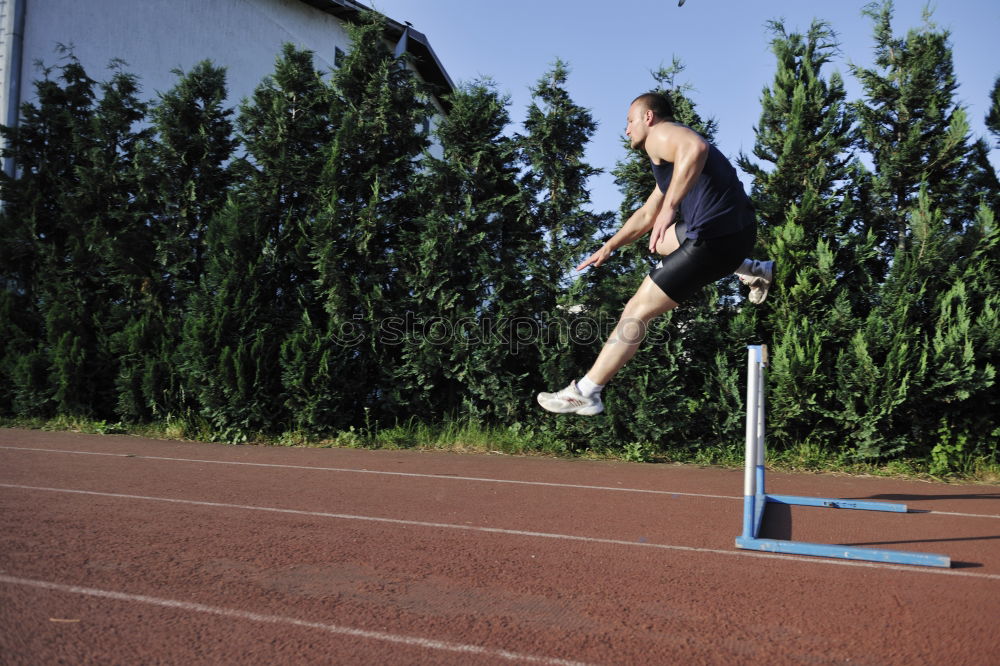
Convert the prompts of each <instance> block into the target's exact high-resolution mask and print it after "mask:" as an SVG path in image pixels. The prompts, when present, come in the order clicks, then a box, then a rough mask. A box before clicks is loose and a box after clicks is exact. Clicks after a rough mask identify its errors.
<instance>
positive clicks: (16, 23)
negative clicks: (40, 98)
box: [3, 0, 28, 178]
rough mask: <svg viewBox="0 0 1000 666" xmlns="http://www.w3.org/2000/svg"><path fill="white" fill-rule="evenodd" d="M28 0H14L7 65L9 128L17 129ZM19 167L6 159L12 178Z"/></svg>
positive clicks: (6, 169)
mask: <svg viewBox="0 0 1000 666" xmlns="http://www.w3.org/2000/svg"><path fill="white" fill-rule="evenodd" d="M27 2H28V0H14V2H13V4H14V20H13V21H11V35H10V61H9V62H8V63H7V116H6V121H7V126H8V127H17V124H18V120H19V118H20V115H21V61H22V60H23V59H24V13H25V9H26V5H27ZM16 169H17V167H16V166H15V164H14V158H12V157H6V158H4V161H3V170H4V173H6V174H7V175H8V176H10V177H11V178H13V177H14V175H15V171H16Z"/></svg>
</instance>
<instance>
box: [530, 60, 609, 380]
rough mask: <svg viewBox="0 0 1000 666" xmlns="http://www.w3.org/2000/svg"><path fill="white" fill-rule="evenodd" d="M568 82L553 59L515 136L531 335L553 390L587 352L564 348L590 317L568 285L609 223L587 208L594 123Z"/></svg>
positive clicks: (561, 66) (566, 72)
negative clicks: (535, 320) (529, 222)
mask: <svg viewBox="0 0 1000 666" xmlns="http://www.w3.org/2000/svg"><path fill="white" fill-rule="evenodd" d="M568 78H569V68H568V66H567V64H566V63H565V62H563V61H562V60H556V62H555V63H553V65H552V68H551V69H550V70H549V71H548V72H546V74H545V75H544V76H543V77H542V78H541V79H539V80H538V82H537V83H536V84H535V86H534V87H533V88H532V89H531V92H532V103H531V105H530V106H529V107H528V112H527V118H526V119H525V122H524V129H525V134H523V135H521V136H520V143H521V150H522V154H523V159H524V162H525V165H526V167H527V172H526V174H525V176H524V178H523V181H522V186H523V187H524V188H525V191H526V193H528V194H529V195H530V196H531V197H532V199H533V202H534V203H533V207H532V211H531V215H532V218H533V223H534V224H535V225H536V228H537V229H538V232H539V234H540V237H539V243H538V252H537V254H535V255H534V256H533V257H532V260H533V264H534V265H533V266H532V267H531V269H530V270H531V273H532V276H531V286H532V290H533V292H534V297H535V312H536V315H537V316H539V317H540V322H539V329H538V334H539V336H540V339H542V340H544V341H545V343H546V344H545V345H544V346H543V347H542V350H541V352H542V356H541V359H540V361H541V364H542V365H541V377H542V378H543V381H545V382H546V383H552V384H554V383H558V382H565V381H566V379H567V377H569V376H571V375H570V374H569V373H571V372H577V371H578V370H579V367H580V365H581V364H582V363H583V361H584V359H587V358H591V355H592V353H593V349H594V348H593V346H591V347H590V348H589V349H588V348H587V347H585V346H581V345H571V344H569V340H568V338H567V335H566V334H567V331H568V330H569V329H570V328H572V326H573V315H574V313H577V314H581V313H583V312H589V309H588V308H589V306H588V304H587V303H581V302H580V301H579V295H578V294H577V293H576V292H574V291H573V290H568V289H567V287H568V286H569V284H570V277H571V276H572V269H573V268H574V266H576V264H578V263H579V261H580V260H581V259H582V258H584V257H585V256H586V255H588V254H589V253H590V252H592V251H593V248H594V244H595V242H597V241H596V239H597V235H598V233H600V232H603V231H604V230H605V229H606V227H607V226H608V225H609V224H610V221H611V215H610V214H609V213H600V214H596V213H593V212H591V211H590V210H588V209H587V206H588V205H589V203H590V192H589V190H588V187H587V181H588V180H589V179H590V178H591V177H593V176H595V175H597V174H599V173H600V172H601V170H600V169H597V168H594V167H591V166H590V165H589V164H587V163H586V162H584V153H585V151H586V147H587V143H588V142H589V141H590V138H591V137H592V136H593V134H594V131H595V130H596V129H597V123H596V122H595V121H594V119H593V116H592V115H591V113H590V111H589V110H588V109H585V108H583V107H581V106H579V105H578V104H576V103H575V102H574V101H573V100H572V98H571V97H570V94H569V91H568V90H567V89H566V82H567V80H568ZM581 307H582V309H581ZM595 342H596V341H595Z"/></svg>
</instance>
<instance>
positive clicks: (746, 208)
mask: <svg viewBox="0 0 1000 666" xmlns="http://www.w3.org/2000/svg"><path fill="white" fill-rule="evenodd" d="M650 164H651V165H652V167H653V177H654V178H656V185H657V187H659V188H660V191H661V192H664V193H666V191H667V188H668V187H670V179H671V178H673V175H674V165H673V163H672V162H662V163H660V164H655V163H653V162H652V160H650ZM680 211H681V215H682V216H683V217H684V221H685V222H686V223H687V235H688V237H689V238H718V237H720V236H728V235H729V234H735V233H737V232H738V231H742V230H743V229H744V228H746V227H747V226H749V225H751V224H753V222H754V213H753V206H752V205H751V203H750V198H749V197H748V196H747V194H746V192H745V191H744V190H743V184H742V183H741V182H740V180H739V178H737V176H736V169H734V168H733V165H732V164H730V163H729V160H727V159H726V156H725V155H723V154H722V153H721V152H719V149H718V148H716V147H715V146H713V145H711V144H709V146H708V159H706V160H705V168H704V169H702V170H701V174H700V175H699V176H698V180H697V181H695V184H694V187H692V188H691V191H690V192H688V193H687V196H685V197H684V198H683V199H681V206H680Z"/></svg>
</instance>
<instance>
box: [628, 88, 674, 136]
mask: <svg viewBox="0 0 1000 666" xmlns="http://www.w3.org/2000/svg"><path fill="white" fill-rule="evenodd" d="M673 119H674V105H673V104H672V103H671V101H670V98H669V97H667V96H666V95H663V94H661V93H655V92H649V93H645V94H643V95H639V96H638V97H636V98H635V99H634V100H632V104H631V105H630V106H629V109H628V121H627V123H626V125H625V135H626V136H627V137H628V138H629V140H630V142H631V144H632V148H635V149H637V150H639V149H642V148H643V146H645V145H646V135H647V134H648V133H649V128H650V127H652V126H653V125H655V124H656V123H658V122H660V121H663V120H668V121H673Z"/></svg>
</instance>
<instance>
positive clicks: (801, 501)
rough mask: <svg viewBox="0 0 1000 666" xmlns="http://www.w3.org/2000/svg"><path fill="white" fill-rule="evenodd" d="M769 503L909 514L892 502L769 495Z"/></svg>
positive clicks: (902, 507)
mask: <svg viewBox="0 0 1000 666" xmlns="http://www.w3.org/2000/svg"><path fill="white" fill-rule="evenodd" d="M767 501H768V502H774V503H775V504H793V505H795V506H822V507H827V508H831V509H855V510H858V511H891V512H892V513H907V511H908V510H907V508H906V505H905V504H893V503H892V502H859V501H857V500H843V499H829V498H824V497H796V496H794V495H767Z"/></svg>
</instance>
